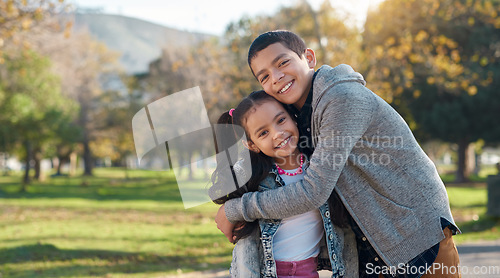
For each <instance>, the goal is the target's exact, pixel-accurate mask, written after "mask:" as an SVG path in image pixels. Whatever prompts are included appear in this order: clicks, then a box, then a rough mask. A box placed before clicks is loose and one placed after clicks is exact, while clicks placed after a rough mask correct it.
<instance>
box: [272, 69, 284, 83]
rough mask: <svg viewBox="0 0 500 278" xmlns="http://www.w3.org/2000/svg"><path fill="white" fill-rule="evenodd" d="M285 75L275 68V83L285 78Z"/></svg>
mask: <svg viewBox="0 0 500 278" xmlns="http://www.w3.org/2000/svg"><path fill="white" fill-rule="evenodd" d="M284 76H285V74H284V73H283V72H281V71H279V70H275V71H274V72H273V83H275V84H276V83H278V82H279V81H280V80H281V79H283V77H284Z"/></svg>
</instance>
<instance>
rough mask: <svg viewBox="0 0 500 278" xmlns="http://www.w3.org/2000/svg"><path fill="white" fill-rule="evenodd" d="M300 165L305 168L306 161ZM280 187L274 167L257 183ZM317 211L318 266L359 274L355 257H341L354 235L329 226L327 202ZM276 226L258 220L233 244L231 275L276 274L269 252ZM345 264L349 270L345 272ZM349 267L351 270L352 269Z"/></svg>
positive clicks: (339, 274)
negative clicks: (320, 236)
mask: <svg viewBox="0 0 500 278" xmlns="http://www.w3.org/2000/svg"><path fill="white" fill-rule="evenodd" d="M304 167H305V168H306V167H307V163H306V164H305V165H304ZM305 168H304V169H305ZM281 186H284V182H283V180H282V179H281V177H280V176H279V175H278V171H277V169H276V168H274V167H273V169H272V170H271V171H270V173H269V176H268V177H267V178H266V179H265V180H264V181H263V182H262V184H261V185H260V186H259V191H266V190H271V189H275V188H278V187H281ZM319 211H320V215H321V218H322V220H323V228H324V231H325V234H324V238H323V241H322V245H321V252H320V254H319V256H318V268H319V269H328V270H330V271H332V275H331V277H332V278H333V277H359V276H358V275H357V273H358V272H357V256H356V257H355V258H354V259H351V261H348V262H344V259H343V249H344V248H345V249H355V248H356V241H355V238H354V234H352V232H350V233H349V231H344V230H342V229H341V228H339V227H337V226H334V225H333V223H332V220H331V215H330V211H329V209H328V203H325V204H324V205H322V206H321V207H320V208H319ZM280 225H281V220H277V219H276V220H273V219H259V227H260V233H259V231H255V232H254V233H252V234H251V235H249V236H248V237H245V238H243V239H240V240H239V241H238V242H237V243H236V246H235V247H234V249H233V260H232V262H231V270H230V273H231V277H235V278H236V277H245V278H252V277H266V278H273V277H278V276H277V274H276V262H275V259H274V254H273V239H274V236H275V235H276V232H277V231H278V228H279V227H280ZM351 234H352V236H351ZM347 252H349V251H347ZM345 255H346V256H348V257H350V258H351V257H352V255H351V256H349V255H350V254H349V253H346V254H345ZM345 266H347V267H348V268H349V269H350V270H351V272H349V273H346V272H345ZM354 268H355V269H354ZM353 270H354V271H355V272H352V271H353Z"/></svg>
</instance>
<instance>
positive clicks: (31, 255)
mask: <svg viewBox="0 0 500 278" xmlns="http://www.w3.org/2000/svg"><path fill="white" fill-rule="evenodd" d="M127 176H128V178H126V175H125V171H124V170H123V169H96V172H95V177H92V178H85V179H84V178H82V177H74V178H73V177H54V178H50V179H48V180H47V181H45V182H43V183H33V184H32V185H30V186H29V187H28V191H27V192H26V193H17V191H18V190H19V188H20V184H19V181H20V176H11V177H0V227H1V228H0V231H1V232H0V274H1V275H0V277H158V276H162V275H167V274H173V273H179V272H189V271H193V270H204V269H213V268H226V267H228V266H229V262H230V260H231V250H232V245H231V244H230V243H228V242H227V240H226V239H225V237H224V236H223V235H222V234H221V233H220V232H219V231H218V230H217V228H216V226H215V223H214V222H213V216H214V215H215V212H216V211H217V208H218V207H217V206H216V205H214V204H206V205H202V206H198V207H194V208H191V209H188V210H186V209H184V206H183V204H182V201H181V198H180V194H179V191H178V189H177V185H176V183H175V179H174V177H173V175H172V173H165V172H164V173H161V172H146V171H128V173H127Z"/></svg>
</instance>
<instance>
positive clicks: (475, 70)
mask: <svg viewBox="0 0 500 278" xmlns="http://www.w3.org/2000/svg"><path fill="white" fill-rule="evenodd" d="M499 12H500V3H499V2H498V1H494V0H488V1H470V0H469V1H467V0H449V1H434V0H423V1H416V0H404V1H399V0H398V1H396V0H387V1H385V2H383V3H381V4H380V6H379V8H378V10H376V11H373V12H372V13H371V14H370V15H369V16H368V18H367V21H366V24H365V32H364V34H363V45H364V51H365V54H366V57H367V59H366V63H367V64H366V72H367V73H368V74H367V79H368V81H369V82H370V83H371V84H375V86H373V88H375V91H377V92H379V93H380V94H381V96H383V97H384V98H385V99H386V100H387V101H389V102H390V103H391V104H392V105H393V106H395V108H396V109H397V110H398V111H399V112H400V113H401V114H402V115H403V116H404V117H405V119H406V120H407V121H408V122H409V124H410V127H412V129H414V131H415V133H416V134H417V137H419V138H420V139H423V140H425V139H429V138H435V139H440V140H443V141H446V142H451V143H456V144H458V165H457V166H458V167H457V168H458V170H457V176H456V181H458V182H462V181H465V180H466V179H467V175H468V173H467V171H466V167H465V165H466V164H467V163H466V161H467V159H468V157H467V148H468V146H469V144H470V143H471V142H475V141H477V140H478V139H480V138H482V139H485V140H486V141H492V142H494V141H497V142H498V141H500V128H499V127H498V125H491V122H493V121H495V120H497V119H498V118H499V117H500V114H499V113H500V112H499V111H500V110H499V109H498V107H500V100H499V99H500V92H499V91H498V90H497V89H495V88H498V87H497V86H498V85H499V84H498V82H499V81H498V80H499V78H500V60H499V55H498V53H500V18H499V17H498V16H497V14H498V13H499Z"/></svg>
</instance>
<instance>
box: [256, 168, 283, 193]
mask: <svg viewBox="0 0 500 278" xmlns="http://www.w3.org/2000/svg"><path fill="white" fill-rule="evenodd" d="M280 186H283V180H282V179H281V177H280V176H279V175H278V172H277V170H276V169H274V168H273V169H272V170H271V171H270V172H269V175H267V177H266V178H265V179H264V180H263V181H262V182H261V183H260V185H259V191H266V190H271V189H275V188H278V187H280Z"/></svg>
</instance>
